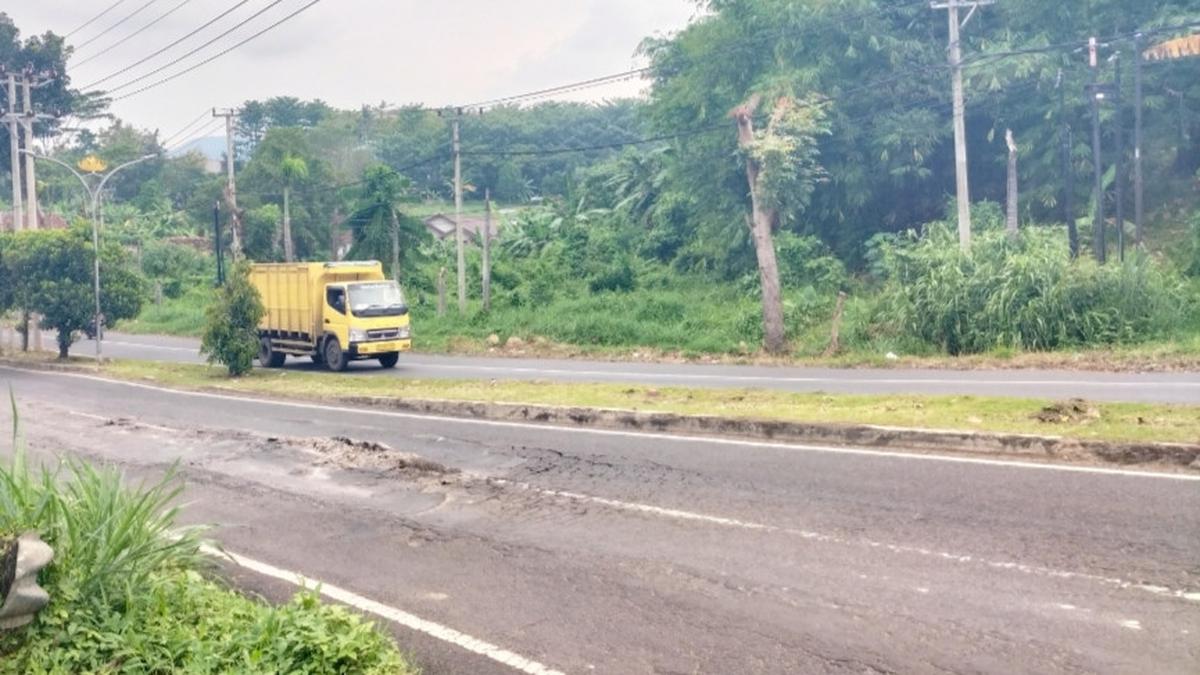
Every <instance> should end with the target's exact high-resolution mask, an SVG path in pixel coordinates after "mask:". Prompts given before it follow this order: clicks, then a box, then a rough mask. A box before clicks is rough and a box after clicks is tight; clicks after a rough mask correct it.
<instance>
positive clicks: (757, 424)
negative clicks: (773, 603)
mask: <svg viewBox="0 0 1200 675" xmlns="http://www.w3.org/2000/svg"><path fill="white" fill-rule="evenodd" d="M337 400H338V401H339V402H341V403H342V404H347V405H353V406H369V407H372V408H376V409H383V410H394V411H400V412H411V413H419V414H426V415H442V416H446V417H466V418H473V419H487V420H498V421H509V422H532V423H538V424H546V425H548V426H563V427H577V428H596V429H608V430H615V431H640V432H658V433H674V434H685V435H687V434H691V435H703V436H720V437H728V438H742V439H747V440H757V441H763V440H766V441H774V442H784V443H803V444H810V445H836V446H845V447H857V448H874V449H881V450H882V449H887V450H922V451H935V452H947V453H954V454H965V455H984V456H997V455H1001V456H1006V457H1020V458H1026V459H1050V460H1059V461H1074V462H1103V463H1108V464H1120V465H1123V466H1137V465H1159V466H1168V467H1173V468H1185V469H1191V470H1194V471H1200V444H1186V443H1134V442H1109V441H1094V440H1078V439H1071V438H1062V437H1058V436H1033V435H1025V434H1004V433H992V432H977V431H955V430H935V429H910V428H900V427H881V426H872V425H866V424H823V423H810V422H785V421H772V420H755V419H742V418H726V417H715V416H703V415H678V414H674V413H656V412H638V411H633V410H619V409H606V408H575V407H560V406H546V405H528V404H522V403H483V402H471V401H440V400H414V399H393V398H385V397H367V396H361V397H360V396H355V397H340V398H338V399H337Z"/></svg>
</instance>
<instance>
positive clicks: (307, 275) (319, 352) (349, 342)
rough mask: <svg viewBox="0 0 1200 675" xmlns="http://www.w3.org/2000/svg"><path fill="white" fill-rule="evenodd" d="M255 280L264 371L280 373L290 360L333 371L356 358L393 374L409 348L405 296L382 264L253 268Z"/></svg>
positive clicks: (305, 264) (338, 263) (408, 323)
mask: <svg viewBox="0 0 1200 675" xmlns="http://www.w3.org/2000/svg"><path fill="white" fill-rule="evenodd" d="M250 281H251V283H253V284H254V287H255V288H257V289H258V293H259V295H261V296H262V301H263V306H264V307H266V310H267V312H266V315H265V316H264V317H263V320H262V323H261V324H260V325H259V330H258V334H259V338H260V340H261V347H260V348H259V357H258V358H259V361H260V362H261V363H262V364H263V365H264V366H267V367H269V368H279V367H282V366H283V364H284V361H286V360H287V357H288V356H289V355H290V356H307V357H310V358H312V360H313V363H317V364H325V366H326V367H328V368H329V369H330V370H333V371H342V370H345V369H346V366H347V365H349V363H350V362H351V361H354V360H359V359H378V360H379V363H380V365H382V366H383V367H384V368H394V367H395V366H396V362H397V361H399V359H400V352H406V351H409V350H410V349H412V332H411V328H410V318H409V314H408V306H407V305H406V304H405V302H404V295H403V294H402V293H401V292H400V287H399V286H398V285H397V284H396V282H394V281H389V280H387V279H386V278H385V277H384V276H383V265H382V264H380V263H378V262H374V261H371V262H330V263H284V264H262V265H254V266H252V267H251V269H250Z"/></svg>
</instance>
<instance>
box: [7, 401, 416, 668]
mask: <svg viewBox="0 0 1200 675" xmlns="http://www.w3.org/2000/svg"><path fill="white" fill-rule="evenodd" d="M14 416H15V409H14ZM67 469H68V470H67V471H66V473H65V475H54V474H51V473H50V472H48V471H47V470H44V469H43V470H40V471H36V470H33V469H32V468H31V467H29V466H28V464H27V463H26V462H25V458H24V453H23V451H22V450H20V448H17V449H16V450H15V452H14V453H13V457H12V459H11V461H10V462H8V463H7V465H0V539H3V538H4V536H5V535H11V534H16V533H23V532H28V531H35V532H38V533H39V534H40V535H41V536H42V537H43V539H45V540H46V542H47V543H49V544H50V545H51V546H52V547H53V548H54V552H55V558H54V562H53V563H52V564H51V565H50V567H48V568H47V569H46V570H43V572H42V575H41V584H42V586H43V587H44V588H46V590H47V591H48V592H49V593H50V597H51V601H50V605H49V606H48V607H46V608H45V609H43V610H42V611H41V612H40V613H39V615H38V617H37V619H36V620H35V621H34V623H32V624H31V625H29V626H27V627H25V628H22V629H18V630H15V631H11V632H0V675H10V674H11V675H18V674H22V675H23V674H26V673H83V672H88V673H118V672H120V673H173V672H189V673H214V674H215V673H229V672H238V673H285V672H286V673H314V674H315V673H320V674H324V673H329V674H331V675H332V674H334V673H346V672H357V673H380V674H383V673H389V674H392V673H399V674H403V673H411V672H415V671H414V669H413V668H412V667H411V666H409V665H408V663H407V662H406V661H405V659H404V658H403V657H402V656H401V655H400V653H399V652H398V651H397V650H396V647H395V646H394V645H393V644H392V643H391V641H390V640H389V639H388V638H386V637H385V636H384V635H383V634H382V633H380V632H378V631H377V630H376V629H375V627H374V626H373V625H372V624H370V623H368V622H367V621H364V620H363V619H362V618H360V617H358V616H357V615H354V614H352V613H351V612H349V611H348V610H346V609H344V608H342V607H336V606H326V605H323V604H321V603H320V602H319V601H318V599H317V597H316V595H315V594H314V593H311V592H304V593H301V594H299V595H298V596H296V598H295V599H294V600H293V601H292V602H291V603H289V604H287V605H284V606H282V607H272V606H270V605H268V604H266V603H264V602H261V601H259V600H256V599H252V598H249V597H246V596H243V595H241V594H238V593H237V592H235V591H233V590H231V589H229V588H227V587H226V586H224V585H223V584H222V583H221V582H219V581H217V580H216V579H215V578H213V577H212V576H210V575H208V574H207V572H209V571H210V570H211V562H210V560H209V559H208V558H206V557H205V556H204V555H202V553H201V551H200V541H199V536H198V533H197V532H196V531H195V530H180V529H178V528H177V527H176V518H177V516H178V513H179V512H178V509H177V507H174V506H173V503H174V502H175V500H176V498H177V497H178V495H179V491H180V486H179V483H178V482H177V481H176V480H175V478H174V475H173V474H172V473H170V472H169V473H168V475H167V476H166V478H164V479H163V480H162V481H161V482H159V483H156V484H153V485H149V486H142V487H138V488H132V489H131V488H128V487H126V486H125V485H123V483H122V480H121V476H120V475H119V474H118V473H117V472H116V471H115V470H112V469H96V468H93V467H91V466H89V465H87V464H83V463H79V462H69V463H68V464H67Z"/></svg>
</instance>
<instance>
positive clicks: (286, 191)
mask: <svg viewBox="0 0 1200 675" xmlns="http://www.w3.org/2000/svg"><path fill="white" fill-rule="evenodd" d="M279 178H280V180H281V181H282V182H283V259H284V260H286V261H287V262H295V260H296V248H295V244H294V243H293V241H292V209H291V195H292V186H293V185H295V184H296V183H298V182H300V181H304V180H307V179H308V164H307V163H306V162H305V161H304V160H303V159H301V158H299V157H297V156H295V155H287V156H286V157H284V158H283V161H282V162H280V163H279Z"/></svg>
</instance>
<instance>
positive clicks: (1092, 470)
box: [0, 365, 1200, 482]
mask: <svg viewBox="0 0 1200 675" xmlns="http://www.w3.org/2000/svg"><path fill="white" fill-rule="evenodd" d="M0 370H10V371H16V372H21V373H27V374H33V375H40V376H50V377H64V378H74V379H81V380H90V381H93V382H100V383H103V384H108V385H112V386H120V387H133V388H136V389H144V390H147V391H154V392H159V393H165V394H172V395H175V396H186V397H192V398H205V399H212V400H220V401H232V402H236V403H254V404H259V405H269V406H276V407H281V408H294V409H299V410H315V411H319V412H340V413H347V414H352V415H365V416H372V417H390V418H397V419H411V420H423V421H428V422H443V423H446V424H459V425H464V426H483V427H500V428H505V429H529V430H535V431H542V432H546V431H552V432H556V433H574V434H587V435H593V436H609V437H614V438H639V439H646V440H659V441H661V440H664V439H665V440H670V441H678V442H681V443H703V444H706V445H721V446H734V447H746V448H762V449H769V450H786V451H790V452H814V453H825V454H834V455H856V456H865V457H884V458H888V459H908V460H918V461H928V462H948V463H952V464H968V465H978V466H999V467H1006V468H1015V469H1034V470H1039V471H1059V472H1065V473H1085V474H1096V475H1103V476H1122V477H1127V478H1153V479H1159V480H1176V481H1187V482H1200V474H1188V473H1164V472H1158V471H1135V470H1130V469H1110V468H1105V467H1098V466H1075V465H1069V464H1051V463H1048V462H1033V461H1021V460H1008V459H988V458H984V457H962V456H955V455H939V454H934V453H917V452H900V451H895V450H871V449H868V448H853V447H839V446H823V445H805V444H790V443H778V442H771V441H752V440H742V439H735V438H715V437H709V436H684V435H680V434H656V433H650V432H645V431H616V430H612V429H586V428H579V427H568V426H558V425H552V424H536V423H533V422H504V421H500V420H481V419H470V418H466V417H448V416H444V415H423V414H420V413H405V412H396V411H392V410H373V409H371V408H347V407H345V406H338V405H330V404H318V403H302V402H299V401H285V400H279V399H268V398H256V397H253V396H233V395H229V394H214V393H211V392H203V391H187V390H183V389H171V388H169V387H160V386H156V385H152V384H143V383H141V382H128V381H124V380H114V379H111V378H107V377H98V376H95V375H83V374H80V373H65V372H57V371H44V370H31V369H27V368H18V367H14V366H9V365H0Z"/></svg>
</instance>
